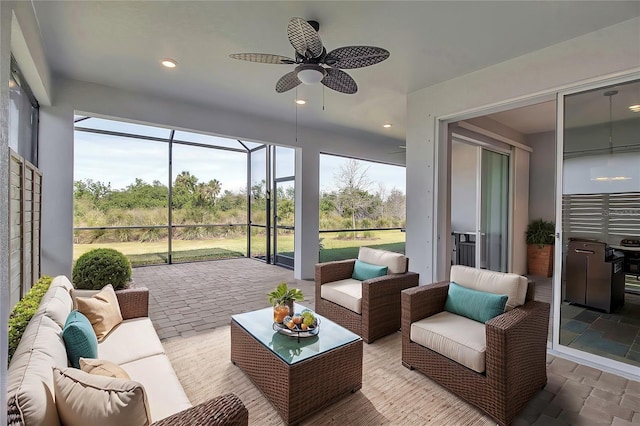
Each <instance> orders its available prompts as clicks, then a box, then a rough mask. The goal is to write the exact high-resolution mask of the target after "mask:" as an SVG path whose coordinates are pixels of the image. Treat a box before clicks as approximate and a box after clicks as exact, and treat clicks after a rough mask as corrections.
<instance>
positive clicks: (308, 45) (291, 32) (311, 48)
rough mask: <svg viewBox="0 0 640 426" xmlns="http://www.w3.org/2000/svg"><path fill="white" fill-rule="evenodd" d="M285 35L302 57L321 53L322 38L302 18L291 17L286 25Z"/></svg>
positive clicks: (310, 56)
mask: <svg viewBox="0 0 640 426" xmlns="http://www.w3.org/2000/svg"><path fill="white" fill-rule="evenodd" d="M287 37H289V42H291V45H292V46H293V48H294V49H296V52H298V53H299V54H300V55H302V57H304V58H317V57H318V56H320V55H322V50H323V48H322V40H320V36H319V35H318V32H317V31H316V30H314V29H313V27H312V26H311V24H309V23H308V22H307V21H305V20H304V19H302V18H291V19H290V20H289V25H287Z"/></svg>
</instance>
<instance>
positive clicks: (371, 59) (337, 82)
mask: <svg viewBox="0 0 640 426" xmlns="http://www.w3.org/2000/svg"><path fill="white" fill-rule="evenodd" d="M319 28H320V24H319V23H318V22H316V21H305V20H304V19H302V18H291V19H290V20H289V24H288V25H287V36H288V37H289V42H291V45H292V46H293V48H294V49H295V51H296V52H295V59H292V58H288V57H286V56H280V55H271V54H268V53H234V54H232V55H229V56H230V57H231V58H233V59H240V60H243V61H250V62H259V63H263V64H284V65H297V66H296V68H295V69H294V70H293V71H291V72H289V73H287V74H285V75H283V76H282V78H280V80H278V82H277V83H276V92H278V93H283V92H286V91H288V90H291V89H293V88H294V87H296V86H298V85H299V84H301V83H304V84H315V83H322V84H324V85H325V86H326V87H328V88H329V89H333V90H336V91H338V92H341V93H347V94H353V93H356V92H357V91H358V85H357V84H356V82H355V81H354V80H353V78H351V76H349V74H347V73H346V72H344V71H342V70H343V69H353V68H362V67H368V66H369V65H373V64H377V63H378V62H382V61H384V60H385V59H387V58H388V57H389V51H387V50H386V49H383V48H381V47H374V46H345V47H339V48H337V49H334V50H332V51H331V52H329V53H327V50H326V49H325V48H324V46H323V45H322V40H320V36H319V35H318V29H319Z"/></svg>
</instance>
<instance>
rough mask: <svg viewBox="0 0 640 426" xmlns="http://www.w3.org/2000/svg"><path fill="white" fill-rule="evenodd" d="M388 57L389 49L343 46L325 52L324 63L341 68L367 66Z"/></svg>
mask: <svg viewBox="0 0 640 426" xmlns="http://www.w3.org/2000/svg"><path fill="white" fill-rule="evenodd" d="M388 57H389V51H388V50H386V49H383V48H381V47H375V46H345V47H339V48H337V49H334V50H332V51H331V52H329V53H327V56H326V58H325V61H324V62H325V64H327V65H329V66H330V67H335V68H341V69H353V68H362V67H368V66H369V65H373V64H377V63H378V62H382V61H384V60H385V59H387V58H388Z"/></svg>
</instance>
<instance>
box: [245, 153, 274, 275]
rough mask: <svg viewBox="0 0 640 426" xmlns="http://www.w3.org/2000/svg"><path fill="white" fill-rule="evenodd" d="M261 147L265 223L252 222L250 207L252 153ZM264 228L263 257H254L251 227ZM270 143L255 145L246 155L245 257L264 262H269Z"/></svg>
mask: <svg viewBox="0 0 640 426" xmlns="http://www.w3.org/2000/svg"><path fill="white" fill-rule="evenodd" d="M261 149H264V150H265V157H264V162H265V164H264V166H265V176H264V179H265V224H264V225H263V224H259V225H258V224H254V223H253V221H252V213H253V211H252V208H251V197H252V193H251V192H252V191H251V189H252V187H253V185H252V183H253V171H252V169H251V165H252V160H253V159H252V154H254V153H256V152H258V151H260V150H261ZM254 227H255V228H264V229H265V238H266V246H265V258H264V259H261V258H259V257H254V256H253V254H252V252H251V250H252V249H251V239H252V237H251V230H252V228H254ZM270 234H271V145H269V144H264V145H260V146H257V147H255V148H253V149H251V150H249V152H248V155H247V257H248V258H250V259H256V260H261V261H264V262H266V263H271V251H270V250H271V244H270V240H271V235H270Z"/></svg>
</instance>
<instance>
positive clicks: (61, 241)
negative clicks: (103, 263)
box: [38, 105, 73, 278]
mask: <svg viewBox="0 0 640 426" xmlns="http://www.w3.org/2000/svg"><path fill="white" fill-rule="evenodd" d="M39 157H40V159H39V164H38V166H39V168H40V170H41V171H42V176H43V177H42V234H41V235H42V237H41V250H42V251H41V252H42V258H41V264H42V275H52V276H56V275H66V276H67V277H69V278H71V264H72V261H73V108H71V107H69V106H66V105H60V106H55V107H45V108H40V154H39Z"/></svg>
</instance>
